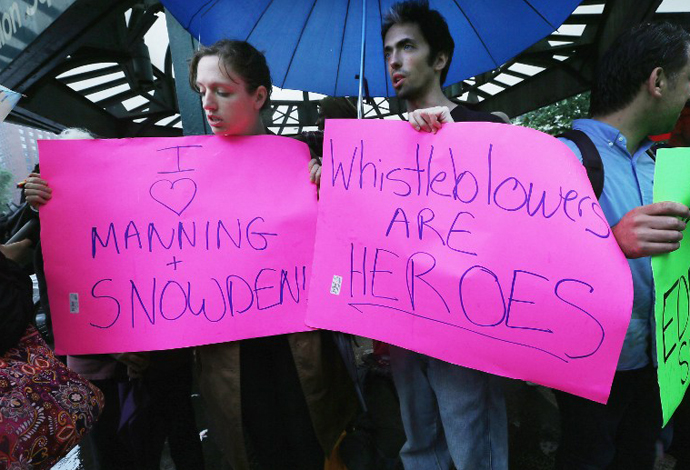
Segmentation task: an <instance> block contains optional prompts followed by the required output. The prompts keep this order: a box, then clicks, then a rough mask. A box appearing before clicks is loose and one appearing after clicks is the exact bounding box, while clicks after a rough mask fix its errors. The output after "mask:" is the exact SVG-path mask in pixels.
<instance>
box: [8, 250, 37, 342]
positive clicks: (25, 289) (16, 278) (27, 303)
mask: <svg viewBox="0 0 690 470" xmlns="http://www.w3.org/2000/svg"><path fill="white" fill-rule="evenodd" d="M32 292H33V284H32V283H31V278H29V276H28V275H27V274H26V273H24V272H23V271H22V269H21V267H20V266H19V265H18V264H16V263H15V262H14V261H11V260H9V259H7V258H5V256H4V255H3V254H2V253H0V355H2V354H5V353H6V352H7V350H8V349H10V348H11V347H13V346H15V345H16V344H17V343H18V342H19V339H20V338H21V337H22V334H24V331H26V327H27V326H28V325H29V322H30V321H31V317H32V315H33V311H34V305H33V297H32Z"/></svg>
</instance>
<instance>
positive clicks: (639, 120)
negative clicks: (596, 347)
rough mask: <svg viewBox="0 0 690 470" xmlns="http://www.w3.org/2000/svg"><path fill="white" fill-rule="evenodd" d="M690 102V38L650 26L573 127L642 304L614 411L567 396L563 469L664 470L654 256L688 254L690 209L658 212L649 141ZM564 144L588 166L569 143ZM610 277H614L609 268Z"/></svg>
mask: <svg viewBox="0 0 690 470" xmlns="http://www.w3.org/2000/svg"><path fill="white" fill-rule="evenodd" d="M689 99H690V34H688V33H687V32H686V31H685V30H683V28H681V27H679V26H675V25H672V24H669V23H659V24H642V25H639V26H636V27H634V28H633V29H632V30H630V31H628V32H626V33H625V34H623V35H622V36H620V37H619V38H618V39H617V40H616V41H615V42H614V43H613V44H612V45H611V47H610V48H609V50H608V51H607V52H606V54H605V55H604V57H603V58H602V60H601V63H600V64H599V67H598V71H597V74H596V77H595V85H594V88H593V90H592V97H591V105H590V114H591V116H592V118H591V119H581V120H577V121H575V122H574V123H573V128H574V129H577V130H580V131H582V132H584V133H585V134H586V135H587V136H588V137H589V138H590V139H591V140H592V142H593V143H594V145H595V146H596V148H597V150H598V151H599V154H600V155H601V160H602V162H603V165H604V189H603V192H602V194H601V196H600V198H599V204H600V205H601V209H602V211H603V212H604V215H605V216H606V220H607V221H608V222H609V224H610V225H611V227H612V232H613V235H614V237H615V238H616V241H617V242H618V245H619V246H620V248H621V250H622V251H623V253H625V255H626V256H627V257H628V258H629V259H628V262H629V264H630V270H631V271H632V277H633V287H634V299H633V307H632V312H631V320H630V325H629V326H628V331H627V333H626V336H625V341H624V343H623V350H622V351H621V355H620V359H619V361H618V367H617V371H616V375H615V376H614V379H613V386H612V388H611V395H610V396H609V400H608V403H607V404H606V405H601V404H598V403H594V402H592V401H589V400H585V399H583V398H579V397H575V396H572V395H568V394H566V393H561V392H557V394H556V398H557V399H558V406H559V409H560V414H561V428H562V442H561V445H560V447H559V451H558V455H557V459H556V467H557V468H559V469H582V470H584V469H587V470H594V469H626V470H627V469H636V470H646V469H648V470H651V469H653V468H654V460H655V454H656V440H657V438H658V436H659V432H660V429H661V404H660V399H659V387H658V384H657V377H656V369H655V357H656V355H655V353H654V350H655V345H654V341H653V340H652V338H653V331H654V330H653V326H652V325H653V323H654V284H653V279H652V266H651V261H650V255H654V254H659V253H668V252H670V251H674V250H676V249H678V247H679V242H680V240H681V238H682V237H683V235H682V233H681V232H682V230H684V229H685V223H684V222H683V221H682V219H687V218H688V217H690V210H689V209H688V208H687V207H686V206H684V205H683V204H679V203H675V202H658V203H654V204H653V203H652V193H653V184H654V160H653V158H652V157H651V156H650V155H649V154H648V153H647V150H649V149H650V147H651V146H652V142H651V141H650V140H649V139H648V138H647V136H649V135H657V134H663V133H666V132H669V131H670V130H671V129H673V126H674V124H675V123H676V121H677V119H678V116H679V114H680V112H681V110H682V109H683V106H684V105H685V104H686V102H687V101H688V100H689ZM564 142H565V143H566V144H567V145H568V146H569V147H571V149H572V150H573V152H574V153H575V154H576V155H578V157H580V159H582V157H581V154H580V151H579V150H578V149H577V147H576V146H575V144H573V143H572V142H571V141H569V140H564ZM601 269H606V264H605V260H602V266H601Z"/></svg>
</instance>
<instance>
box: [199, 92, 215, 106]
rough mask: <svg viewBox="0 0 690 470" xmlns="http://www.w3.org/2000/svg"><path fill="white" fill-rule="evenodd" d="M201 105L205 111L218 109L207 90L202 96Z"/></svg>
mask: <svg viewBox="0 0 690 470" xmlns="http://www.w3.org/2000/svg"><path fill="white" fill-rule="evenodd" d="M201 105H202V106H203V108H204V109H216V102H215V100H214V99H213V95H212V94H211V92H210V91H208V90H206V93H204V94H203V95H202V96H201Z"/></svg>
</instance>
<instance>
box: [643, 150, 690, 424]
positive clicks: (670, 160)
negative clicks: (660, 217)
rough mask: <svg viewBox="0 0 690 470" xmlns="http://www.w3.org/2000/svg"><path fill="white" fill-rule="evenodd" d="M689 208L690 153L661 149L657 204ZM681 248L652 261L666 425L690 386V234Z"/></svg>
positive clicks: (659, 153) (655, 187)
mask: <svg viewBox="0 0 690 470" xmlns="http://www.w3.org/2000/svg"><path fill="white" fill-rule="evenodd" d="M661 201H675V202H680V203H683V204H685V205H686V206H690V148H675V149H661V150H659V152H658V154H657V159H656V169H655V172H654V202H661ZM684 236H685V239H684V240H683V241H682V242H681V244H680V248H679V249H678V250H676V251H674V252H672V253H666V254H664V255H659V256H653V257H652V270H653V271H654V289H655V292H656V300H655V303H654V314H655V317H656V345H657V347H656V353H657V359H658V362H659V369H658V376H659V390H660V392H661V407H662V410H663V415H664V426H665V425H666V423H668V420H669V419H671V416H673V412H674V411H676V408H678V405H680V402H681V400H682V399H683V395H685V390H687V388H688V384H689V383H690V322H689V321H688V319H689V317H690V301H689V300H690V238H688V237H690V231H689V230H686V231H685V232H684Z"/></svg>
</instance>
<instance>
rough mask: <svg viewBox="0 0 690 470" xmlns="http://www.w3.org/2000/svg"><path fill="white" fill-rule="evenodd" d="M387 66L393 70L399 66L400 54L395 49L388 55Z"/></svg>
mask: <svg viewBox="0 0 690 470" xmlns="http://www.w3.org/2000/svg"><path fill="white" fill-rule="evenodd" d="M388 66H389V67H390V68H391V69H393V70H397V69H399V68H400V54H398V53H397V51H392V52H391V53H390V55H389V56H388Z"/></svg>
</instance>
